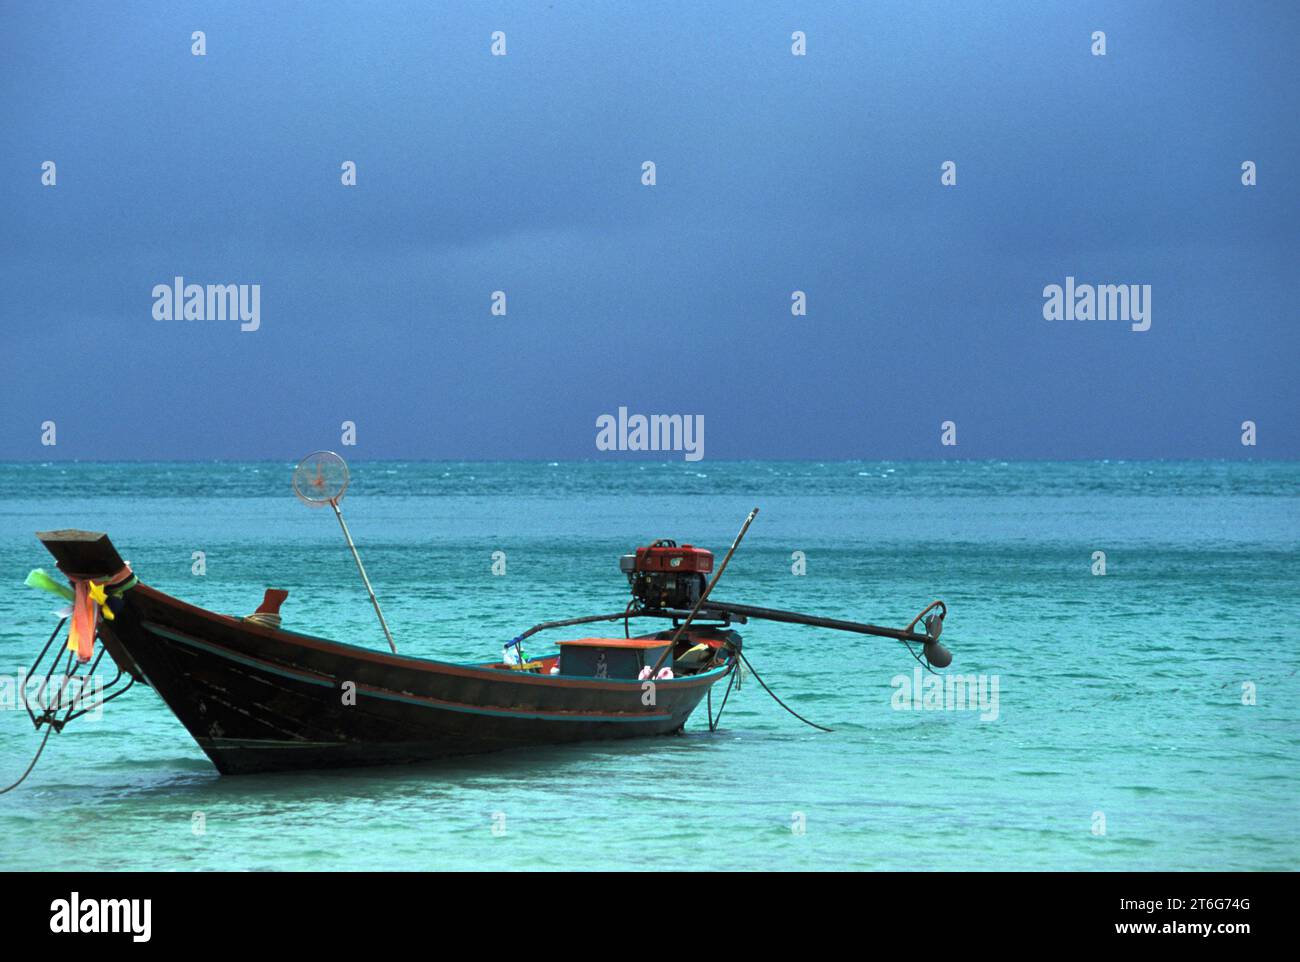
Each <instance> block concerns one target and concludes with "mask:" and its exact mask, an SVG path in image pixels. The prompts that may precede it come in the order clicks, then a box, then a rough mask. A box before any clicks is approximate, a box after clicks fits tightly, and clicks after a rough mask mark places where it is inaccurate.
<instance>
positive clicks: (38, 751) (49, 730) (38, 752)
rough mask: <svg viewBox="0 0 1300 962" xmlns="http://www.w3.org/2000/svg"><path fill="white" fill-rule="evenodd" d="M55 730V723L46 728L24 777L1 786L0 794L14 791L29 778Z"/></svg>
mask: <svg viewBox="0 0 1300 962" xmlns="http://www.w3.org/2000/svg"><path fill="white" fill-rule="evenodd" d="M53 732H54V726H53V725H51V726H49V727H48V728H46V729H45V737H44V738H42V739H41V747H40V748H38V749H36V754H35V755H33V756H32V763H31V764H30V765H28V766H27V771H25V772H23V774H22V777H21V778H20V779H18V781H16V782H14V783H13V784H12V785H10V786H9V787H8V788H0V795H3V794H4V793H5V792H12V791H13V790H14V789H15V788H17V787H18V786H19V785H21V784H22V783H23V782H25V781H26V780H27V776H28V775H30V774H31V773H32V769H33V768H35V767H36V762H37V761H38V760H39V759H40V757H41V752H43V751H45V743H46V742H48V741H49V740H50V735H51V734H52V733H53Z"/></svg>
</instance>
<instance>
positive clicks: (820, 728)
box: [718, 651, 835, 732]
mask: <svg viewBox="0 0 1300 962" xmlns="http://www.w3.org/2000/svg"><path fill="white" fill-rule="evenodd" d="M736 654H737V655H739V656H740V660H741V661H743V662H744V663H745V667H746V668H748V669H749V671H750V674H752V675H753V676H754V680H755V681H757V682H758V683H759V684H760V685H762V686H763V691H765V692H767V693H768V694H769V695H771V696H772V700H773V701H775V702H776V703H777V704H778V705H780V706H781V707H782V708H784V709H785V710H786V711H788V712H789V713H790V714H791V715H793V716H794V717H795V718H797V719H799V720H800V721H801V722H803V723H804V724H805V725H807V726H808V727H809V728H816V729H817V730H818V731H822V732H832V731H834V730H835V729H833V728H826V727H824V726H822V725H818V724H817V723H816V722H810V721H809V720H808V719H806V718H804V717H803V715H800V714H799V713H798V712H797V711H795V710H794V709H793V708H791V707H790V706H789V705H787V704H786V703H785V702H783V701H782V700H781V699H780V698H778V697H777V696H776V692H774V691H773V690H772V689H770V688H768V687H767V682H765V681H763V679H762V678H761V677H760V676H759V674H758V672H756V671H754V666H753V665H751V664H750V663H749V659H748V658H746V657H745V653H744V652H743V651H737V652H736ZM728 688H730V686H728ZM724 703H725V702H724ZM718 717H719V718H721V717H722V709H718Z"/></svg>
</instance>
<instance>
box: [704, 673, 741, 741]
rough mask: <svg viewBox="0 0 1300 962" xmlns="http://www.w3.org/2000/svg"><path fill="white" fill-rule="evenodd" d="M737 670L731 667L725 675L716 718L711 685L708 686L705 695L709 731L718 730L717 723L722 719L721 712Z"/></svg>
mask: <svg viewBox="0 0 1300 962" xmlns="http://www.w3.org/2000/svg"><path fill="white" fill-rule="evenodd" d="M739 670H740V669H739V668H733V669H732V671H731V674H730V675H729V676H728V677H727V690H726V691H725V692H723V693H722V704H721V705H719V706H718V717H717V718H714V717H713V686H712V685H710V686H709V689H708V692H707V696H706V697H707V698H708V710H709V731H711V732H716V731H717V730H718V723H719V722H721V721H722V712H723V710H724V709H725V708H726V707H727V699H728V698H730V697H731V686H732V684H733V683H734V682H735V680H736V672H738V671H739Z"/></svg>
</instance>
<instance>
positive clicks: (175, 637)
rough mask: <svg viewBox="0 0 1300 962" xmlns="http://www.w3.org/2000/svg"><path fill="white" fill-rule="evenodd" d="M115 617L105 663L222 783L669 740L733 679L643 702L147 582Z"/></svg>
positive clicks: (633, 684)
mask: <svg viewBox="0 0 1300 962" xmlns="http://www.w3.org/2000/svg"><path fill="white" fill-rule="evenodd" d="M120 607H121V611H120V612H119V614H118V616H117V618H116V619H115V620H113V621H111V622H103V623H101V625H100V637H101V639H102V641H103V643H104V645H105V647H106V648H107V649H108V653H109V654H110V655H111V656H112V657H113V658H114V660H115V661H117V662H118V663H119V665H121V666H122V667H123V668H124V669H125V670H127V671H130V672H132V673H133V674H135V675H136V676H137V677H138V678H140V679H141V680H143V681H145V682H146V683H147V684H149V685H150V686H152V687H153V688H154V690H155V691H157V692H158V694H159V695H160V696H161V697H162V699H163V701H165V702H166V703H167V706H168V707H169V708H170V709H171V710H172V712H173V713H174V714H175V715H176V717H177V718H178V719H180V721H181V724H183V725H184V726H185V727H186V729H188V731H189V732H190V734H191V735H193V736H194V740H195V741H197V742H198V744H199V747H201V748H202V749H203V751H204V752H206V753H207V755H208V757H209V758H210V759H212V763H213V764H214V765H216V767H217V769H218V771H220V772H222V773H223V774H244V773H249V772H269V771H282V770H286V769H301V768H333V767H342V766H353V765H387V764H395V763H403V762H415V761H427V760H431V759H439V758H448V757H453V756H458V755H474V754H479V753H483V752H495V751H502V750H507V749H518V748H528V747H535V746H539V745H557V744H563V743H566V742H584V741H597V740H602V739H611V738H635V737H644V736H649V735H663V734H668V733H670V732H676V731H679V730H680V729H681V728H682V726H683V725H684V724H685V723H686V720H687V718H689V717H690V715H691V713H692V712H693V711H694V710H695V708H696V707H697V706H698V705H699V703H700V701H701V699H703V698H704V696H705V694H706V693H707V691H708V689H709V687H710V686H711V685H712V684H714V683H715V682H717V681H718V680H719V679H720V678H724V677H725V676H726V675H727V673H728V672H729V671H730V670H731V666H730V665H725V666H723V667H720V668H716V669H714V670H712V671H710V672H708V673H703V674H699V675H693V676H688V677H684V678H680V679H673V680H671V681H661V682H659V683H658V685H656V686H655V691H654V702H655V703H654V704H652V705H646V704H643V697H644V693H643V686H642V683H641V682H638V681H636V680H618V679H609V680H604V679H602V680H597V679H585V678H571V677H566V676H552V675H535V674H529V673H525V672H518V671H510V670H503V669H496V668H491V667H478V666H469V665H452V664H447V663H443V662H436V661H429V660H425V659H420V658H409V657H404V656H401V655H393V654H389V653H385V652H378V651H373V650H370V649H365V648H359V647H356V646H354V645H347V644H341V643H338V642H333V641H327V640H324V639H320V638H312V637H308V636H305V635H299V634H295V633H293V632H288V631H282V630H278V629H274V628H270V627H267V626H264V625H258V624H254V623H251V622H248V621H245V620H243V619H238V618H231V617H227V616H225V615H218V614H214V613H212V612H209V611H205V610H203V609H201V608H196V607H194V606H192V605H188V604H186V603H184V602H182V601H178V600H177V599H175V598H172V597H170V596H168V595H165V594H163V593H162V592H160V591H156V590H154V589H152V588H150V587H148V586H146V585H143V584H141V585H137V586H136V587H134V588H132V589H131V590H130V591H128V592H127V593H126V594H125V595H124V596H123V599H122V604H121V606H120ZM348 683H351V686H349V684H348ZM350 687H351V692H349V688H350ZM352 693H354V696H355V697H349V696H350V694H352Z"/></svg>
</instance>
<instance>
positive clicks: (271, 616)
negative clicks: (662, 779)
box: [20, 488, 951, 781]
mask: <svg viewBox="0 0 1300 962" xmlns="http://www.w3.org/2000/svg"><path fill="white" fill-rule="evenodd" d="M337 491H341V488H338V489H337ZM337 501H338V494H337V493H335V494H333V495H332V496H331V499H330V502H329V503H331V504H332V505H333V507H334V509H335V512H336V513H338V516H339V522H340V524H341V525H342V527H343V530H344V533H345V535H347V539H348V545H349V547H350V548H351V549H352V550H353V554H354V556H356V560H357V567H358V569H359V570H360V571H361V574H362V578H363V580H364V581H365V583H366V588H367V590H368V591H369V592H370V597H371V601H372V602H373V603H374V605H375V611H376V614H378V615H379V619H380V623H381V624H382V625H383V628H384V633H385V635H386V636H387V637H388V640H389V645H390V648H391V649H392V650H390V651H380V650H375V649H373V648H367V647H362V646H359V645H355V644H348V643H344V642H340V641H331V640H328V639H325V638H318V637H314V636H311V635H306V634H300V633H298V632H295V631H291V630H289V629H287V628H285V627H284V626H283V623H282V616H281V614H280V608H281V605H282V604H283V602H284V601H285V599H286V597H287V595H288V592H286V591H281V590H277V589H274V588H268V589H267V590H266V592H265V595H264V597H263V599H262V603H261V604H260V605H259V606H258V608H257V610H255V611H254V612H252V613H251V614H249V615H246V616H235V615H228V614H218V613H216V612H213V611H207V610H205V609H203V608H199V607H196V606H194V605H191V604H188V603H186V602H184V601H181V600H180V599H178V598H174V597H172V596H170V595H168V594H165V593H163V592H162V591H159V590H157V589H156V588H152V587H150V586H149V585H147V584H144V583H143V582H142V581H141V580H140V579H139V578H138V577H137V576H136V574H135V572H133V571H132V570H131V569H130V567H129V566H128V565H127V564H126V563H125V562H124V561H123V560H122V557H121V555H119V554H118V551H117V549H116V548H115V547H114V546H113V543H112V542H111V541H110V540H109V537H108V535H107V534H104V533H101V532H94V531H81V530H72V529H69V530H60V531H47V532H38V534H37V537H38V538H39V539H40V541H41V542H42V544H44V546H45V547H46V549H47V550H48V551H49V552H50V554H51V555H53V557H54V560H55V562H56V563H57V565H58V568H59V570H60V571H61V572H62V573H63V575H64V576H65V577H66V579H67V581H68V582H69V584H67V585H65V584H63V583H62V582H59V581H57V579H55V578H54V577H53V576H51V575H48V574H46V573H45V572H44V571H41V570H39V569H38V570H37V571H33V572H32V574H31V575H30V576H29V578H28V583H29V584H33V585H35V586H37V587H43V588H45V589H46V590H51V591H55V592H57V593H59V594H61V595H63V596H64V597H66V598H67V599H68V600H70V601H71V602H72V611H71V614H70V619H71V626H70V630H69V633H68V639H67V644H66V649H64V648H60V647H59V646H57V645H55V644H54V642H55V640H56V638H57V637H58V636H59V633H60V630H61V628H62V626H63V624H64V621H67V620H68V619H67V618H65V619H64V621H61V622H60V623H59V627H57V628H56V629H55V631H54V633H53V634H52V635H51V636H50V639H49V641H47V642H46V644H45V649H44V650H43V651H42V652H41V655H40V657H39V658H38V659H37V661H36V662H35V663H34V665H33V667H32V668H31V669H30V670H29V672H28V673H29V675H31V676H33V677H38V678H39V676H40V673H41V671H42V670H44V672H45V676H44V684H43V685H42V688H41V692H39V693H38V695H40V697H38V698H37V699H35V700H36V701H37V702H38V704H37V706H36V708H35V710H34V708H33V706H32V705H31V704H30V703H28V704H27V710H28V713H29V715H30V716H31V719H32V721H33V722H34V724H35V725H36V727H37V729H38V730H39V729H40V728H41V727H42V726H43V725H45V726H49V728H48V730H47V732H46V736H45V737H46V739H47V740H48V737H49V733H50V731H60V730H62V728H63V726H64V725H66V724H68V723H69V722H70V721H72V720H73V719H75V718H77V717H80V716H81V715H84V714H85V713H86V712H87V711H89V710H90V709H91V708H92V707H97V706H98V705H102V704H103V703H105V702H107V701H110V700H112V699H114V698H116V697H118V696H120V695H121V694H124V693H125V691H126V690H128V689H129V688H130V687H131V686H133V685H137V684H138V685H146V686H149V687H151V688H153V689H154V691H156V692H157V693H158V695H159V697H160V698H161V699H162V700H163V702H164V703H166V705H167V707H168V708H170V709H171V711H172V713H173V714H174V715H175V716H176V717H177V719H178V720H179V721H180V722H181V724H182V725H184V726H185V728H186V730H188V731H189V733H190V735H191V736H193V738H194V740H195V741H196V742H197V743H198V745H199V747H200V748H201V749H203V751H204V752H205V753H206V754H207V756H208V758H210V759H211V760H212V763H213V764H214V765H215V766H216V767H217V770H218V771H219V772H221V773H222V774H246V773H253V772H270V771H281V770H288V769H310V768H334V767H343V766H355V765H384V764H393V763H403V762H416V761H427V760H433V759H441V758H447V757H452V756H461V755H474V754H479V753H484V752H495V751H501V750H506V749H518V748H529V747H535V746H541V745H559V744H565V743H572V742H589V741H598V740H604V739H615V738H639V737H645V736H651V735H666V734H671V733H674V732H680V731H681V730H682V728H683V726H684V725H685V724H686V721H687V719H688V718H690V716H691V714H692V713H693V712H694V711H695V710H696V708H698V707H699V705H700V702H701V701H704V700H706V699H708V700H709V720H708V725H709V729H710V730H713V729H715V727H716V724H717V719H718V718H720V717H721V710H722V708H721V706H725V704H726V698H727V697H728V696H729V694H730V692H731V686H732V685H733V683H734V682H735V681H736V678H737V672H738V670H739V666H740V665H741V664H742V663H744V664H745V665H748V660H747V659H746V657H745V654H744V651H743V647H742V640H741V636H740V634H739V633H738V632H737V631H736V630H735V628H734V625H736V624H743V623H745V622H746V621H748V620H749V619H767V620H773V621H781V622H789V623H794V624H804V625H813V626H820V627H823V628H829V629H834V630H840V631H850V632H857V633H860V634H868V635H877V636H883V637H887V638H893V639H895V640H898V641H901V642H904V643H906V644H907V645H908V647H909V649H910V648H911V646H912V645H913V644H916V645H919V646H921V650H922V652H923V654H922V655H917V653H916V651H915V650H913V655H914V656H916V657H917V659H918V661H922V660H923V661H924V662H925V663H926V664H933V665H935V666H936V667H940V668H942V667H945V666H946V665H947V664H948V663H949V661H950V660H951V656H950V654H949V653H948V651H947V650H946V649H945V648H944V647H943V646H942V645H940V644H939V643H938V637H939V632H940V630H941V628H942V623H943V618H944V616H945V615H946V613H947V609H946V607H945V606H944V605H943V602H939V601H936V602H934V603H932V604H931V605H929V606H928V607H926V608H925V609H924V610H923V611H922V612H921V613H920V614H919V615H917V616H916V618H914V619H913V620H912V623H911V624H909V625H908V626H907V627H906V628H903V629H895V628H883V627H879V626H875V625H869V624H863V623H859V622H851V621H841V620H837V619H830V618H821V617H818V616H814V615H805V614H800V613H798V612H790V611H781V610H778V609H772V608H758V607H754V606H750V605H741V604H733V603H728V602H722V601H716V600H713V599H712V597H711V592H712V589H713V586H714V585H716V584H717V581H718V578H719V577H720V576H721V574H722V572H723V571H724V570H725V568H726V565H727V562H728V561H729V560H730V559H731V556H732V553H733V552H734V551H735V550H736V547H737V545H738V544H739V543H740V540H741V538H743V536H744V533H745V531H746V530H747V529H748V527H749V524H750V522H751V521H753V519H754V515H755V514H757V509H755V510H754V511H753V512H751V514H750V516H749V518H748V519H747V520H746V522H745V526H744V527H743V528H742V529H741V532H740V535H738V536H737V538H736V541H735V542H734V543H733V544H732V545H731V549H730V550H729V551H728V552H727V554H726V557H725V558H724V559H723V561H722V564H721V566H720V567H719V568H718V570H717V571H716V572H714V573H713V576H712V578H711V579H708V577H707V576H708V575H709V573H710V572H712V571H713V555H712V553H711V552H709V551H707V550H705V549H702V548H696V547H694V546H692V545H687V544H683V545H678V544H677V543H676V542H673V541H656V542H654V543H653V544H651V545H648V546H646V547H642V548H638V549H637V550H636V552H635V554H629V555H625V556H624V557H623V558H622V559H621V561H620V567H621V569H622V571H623V573H624V574H625V575H626V576H627V582H628V585H629V587H630V589H631V595H632V597H631V599H630V600H629V601H628V602H627V603H626V605H625V606H624V607H623V608H621V609H619V610H617V611H614V612H610V613H607V614H598V615H585V616H581V617H577V618H568V619H564V620H560V621H552V622H546V623H543V624H540V625H535V626H533V627H531V628H529V629H527V630H526V631H523V632H521V633H520V634H519V635H517V636H515V637H514V638H512V639H511V640H510V641H509V642H507V643H506V645H505V646H504V647H503V648H502V658H501V660H499V661H494V662H490V663H484V664H452V663H448V662H444V661H437V660H433V659H428V658H416V657H411V656H409V655H403V654H399V653H398V652H397V650H396V644H395V643H394V642H393V639H392V635H391V633H390V632H389V631H388V625H387V623H386V622H385V621H384V620H383V615H382V612H381V611H380V609H379V604H378V601H377V600H376V599H375V596H374V592H373V589H371V587H370V581H369V579H368V578H367V577H366V575H365V570H364V568H363V567H362V566H361V561H360V557H359V556H358V555H356V549H355V545H353V543H352V539H351V535H350V534H349V533H348V531H347V526H346V524H345V523H344V522H343V518H342V514H341V513H339V512H338V503H337ZM641 619H660V620H663V621H667V622H668V623H669V625H668V627H665V628H663V630H659V631H653V632H650V633H648V634H642V635H635V636H634V635H633V634H632V632H631V628H630V625H631V622H632V621H633V620H641ZM600 622H622V625H620V626H619V627H621V628H622V629H623V630H622V637H618V636H614V637H575V638H570V639H567V640H560V641H559V642H558V645H557V649H558V650H556V651H553V652H550V653H547V654H545V655H542V656H540V657H529V656H528V655H527V654H525V652H524V642H525V641H526V640H528V639H530V638H532V637H533V636H534V635H536V634H538V633H539V632H542V631H549V630H554V629H558V628H567V627H576V626H579V625H589V624H596V623H600ZM918 625H920V630H917V628H918ZM96 640H98V642H100V645H99V647H98V650H96V645H95V642H96ZM52 648H53V654H52V655H50V652H51V649H52ZM65 650H66V655H65V654H64V652H65ZM105 654H107V655H108V657H109V659H110V660H111V661H112V663H113V664H114V665H116V667H117V669H118V670H117V674H116V675H115V676H114V678H113V679H112V680H110V681H109V682H108V683H107V684H101V685H99V686H98V687H92V689H91V690H93V691H94V693H95V694H94V698H95V699H96V700H95V701H94V702H93V704H92V705H87V704H86V703H85V701H86V700H85V699H84V698H80V697H74V698H71V699H69V698H64V697H51V692H54V691H55V690H56V688H57V691H58V693H59V695H60V696H62V695H63V694H64V693H65V692H67V691H69V690H72V691H76V692H80V691H83V690H86V688H87V681H88V679H90V678H91V677H96V678H98V677H99V676H98V674H97V672H98V669H99V665H100V663H101V661H102V660H103V658H104V655H105ZM47 655H50V658H49V660H48V661H47V660H46V657H47ZM60 667H62V670H61V671H60ZM723 681H726V682H727V692H726V694H724V696H723V699H722V703H721V706H720V707H719V711H718V716H717V717H715V716H714V713H713V708H712V697H711V695H710V692H711V690H712V689H713V687H714V686H715V685H718V684H719V683H720V682H723ZM759 681H760V683H762V679H761V678H759ZM763 687H764V688H765V689H767V686H766V684H764V685H763ZM768 691H769V692H770V689H768ZM773 697H776V696H775V694H774V693H773ZM777 700H778V701H779V698H778V699H777ZM25 701H26V700H25ZM782 704H783V707H786V708H787V710H788V711H791V713H792V714H796V713H795V712H793V710H792V709H789V708H788V706H784V703H782ZM796 717H801V716H797V714H796ZM809 724H812V723H809ZM815 727H820V726H815ZM43 746H44V742H42V747H43ZM38 757H39V752H38ZM33 764H34V761H33ZM29 771H30V769H29ZM24 777H25V776H24ZM20 781H21V779H20Z"/></svg>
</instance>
